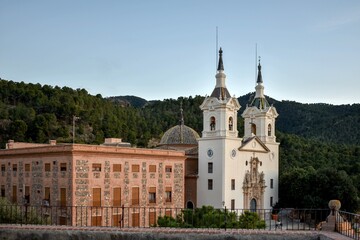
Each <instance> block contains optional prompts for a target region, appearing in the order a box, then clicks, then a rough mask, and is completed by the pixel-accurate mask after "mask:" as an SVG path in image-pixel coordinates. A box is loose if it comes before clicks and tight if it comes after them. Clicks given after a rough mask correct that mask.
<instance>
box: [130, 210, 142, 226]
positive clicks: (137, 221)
mask: <svg viewBox="0 0 360 240" xmlns="http://www.w3.org/2000/svg"><path fill="white" fill-rule="evenodd" d="M131 218H132V221H131V223H132V227H140V213H138V212H135V213H132V214H131Z"/></svg>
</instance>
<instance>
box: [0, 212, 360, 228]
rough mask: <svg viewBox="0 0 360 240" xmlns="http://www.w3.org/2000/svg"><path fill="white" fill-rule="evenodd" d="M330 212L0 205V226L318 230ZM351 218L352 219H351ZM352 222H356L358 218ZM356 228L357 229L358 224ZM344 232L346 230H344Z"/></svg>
mask: <svg viewBox="0 0 360 240" xmlns="http://www.w3.org/2000/svg"><path fill="white" fill-rule="evenodd" d="M274 212H276V213H277V214H274ZM329 213H330V210H329V209H278V210H277V211H275V210H274V209H258V210H256V211H250V210H247V209H235V210H229V209H226V208H224V209H214V208H211V207H203V208H197V209H184V208H157V207H124V206H123V207H105V206H102V207H91V206H66V207H62V206H51V205H43V206H29V205H6V206H0V224H3V223H9V224H42V225H69V226H104V227H118V228H131V227H140V228H148V227H155V226H156V227H183V228H224V229H230V228H246V229H267V230H280V229H282V230H315V229H317V225H318V224H319V223H320V222H322V221H325V220H326V217H327V216H328V215H329ZM347 218H349V219H350V217H347ZM351 219H355V217H354V218H351ZM356 223H357V222H356ZM352 226H353V229H355V228H354V227H355V225H352ZM356 227H357V225H356ZM341 229H342V230H344V231H345V229H344V228H341ZM356 229H357V228H356ZM347 233H349V234H350V232H347Z"/></svg>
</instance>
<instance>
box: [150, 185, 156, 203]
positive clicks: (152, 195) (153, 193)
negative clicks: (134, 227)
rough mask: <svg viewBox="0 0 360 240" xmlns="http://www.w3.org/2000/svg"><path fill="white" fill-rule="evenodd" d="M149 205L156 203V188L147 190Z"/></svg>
mask: <svg viewBox="0 0 360 240" xmlns="http://www.w3.org/2000/svg"><path fill="white" fill-rule="evenodd" d="M149 203H156V187H150V188H149Z"/></svg>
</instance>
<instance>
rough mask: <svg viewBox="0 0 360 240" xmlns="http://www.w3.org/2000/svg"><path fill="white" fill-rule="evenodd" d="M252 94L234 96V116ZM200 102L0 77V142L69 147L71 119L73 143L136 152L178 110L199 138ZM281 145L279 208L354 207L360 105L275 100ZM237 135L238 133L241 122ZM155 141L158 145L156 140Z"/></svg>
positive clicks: (359, 167) (359, 156) (170, 121)
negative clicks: (129, 147) (113, 143)
mask: <svg viewBox="0 0 360 240" xmlns="http://www.w3.org/2000/svg"><path fill="white" fill-rule="evenodd" d="M250 99H251V94H247V95H245V96H242V97H240V98H239V102H240V104H241V106H242V108H241V109H240V112H239V116H240V115H241V113H242V111H243V110H244V109H245V108H246V104H247V103H248V102H249V100H250ZM203 100H204V97H202V96H195V97H179V98H178V99H165V100H162V101H160V100H159V101H146V100H144V99H142V98H139V97H134V96H125V97H113V98H108V99H106V98H103V97H102V96H101V95H96V96H92V95H90V94H89V93H88V92H87V91H86V90H85V89H76V90H74V89H71V88H68V87H63V88H60V87H52V86H49V85H44V86H41V85H40V84H25V83H23V82H21V83H17V82H13V81H6V80H1V79H0V144H1V147H2V148H3V147H4V146H5V143H6V142H7V141H8V140H9V139H14V140H15V141H27V142H38V143H43V142H47V141H49V139H56V140H57V141H58V142H72V120H73V116H77V117H80V119H79V120H78V121H76V140H75V142H76V143H87V144H99V143H102V142H103V141H104V138H105V137H118V138H123V140H124V141H128V142H130V143H132V144H133V145H134V146H138V147H149V146H148V143H149V140H151V139H160V138H161V136H162V134H163V133H164V132H165V131H166V130H167V129H169V128H170V127H172V126H174V125H175V124H177V123H178V122H179V119H180V116H179V113H180V105H181V104H182V108H183V109H184V118H185V124H186V125H188V126H190V127H192V128H193V129H195V130H196V131H197V132H198V133H199V134H201V130H202V113H201V111H200V109H199V106H200V104H201V103H202V102H203ZM269 102H270V103H271V104H274V106H275V107H276V109H277V111H278V112H279V114H280V115H279V117H278V119H277V122H276V128H277V137H278V141H280V143H281V144H280V179H281V182H280V206H284V207H326V204H327V201H328V200H329V199H331V198H338V199H340V200H342V203H343V208H345V209H347V210H351V211H354V210H357V209H358V208H359V198H358V191H359V189H360V176H359V174H358V173H359V171H360V146H359V145H360V128H359V127H358V126H360V105H359V104H353V105H341V106H333V105H328V104H301V103H296V102H291V101H281V102H280V101H276V100H274V99H271V98H269ZM238 126H239V128H238V130H239V133H240V135H242V132H243V121H242V118H241V117H239V118H238ZM155 142H156V141H155Z"/></svg>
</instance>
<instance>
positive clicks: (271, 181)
mask: <svg viewBox="0 0 360 240" xmlns="http://www.w3.org/2000/svg"><path fill="white" fill-rule="evenodd" d="M270 188H271V189H273V188H274V179H270Z"/></svg>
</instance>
